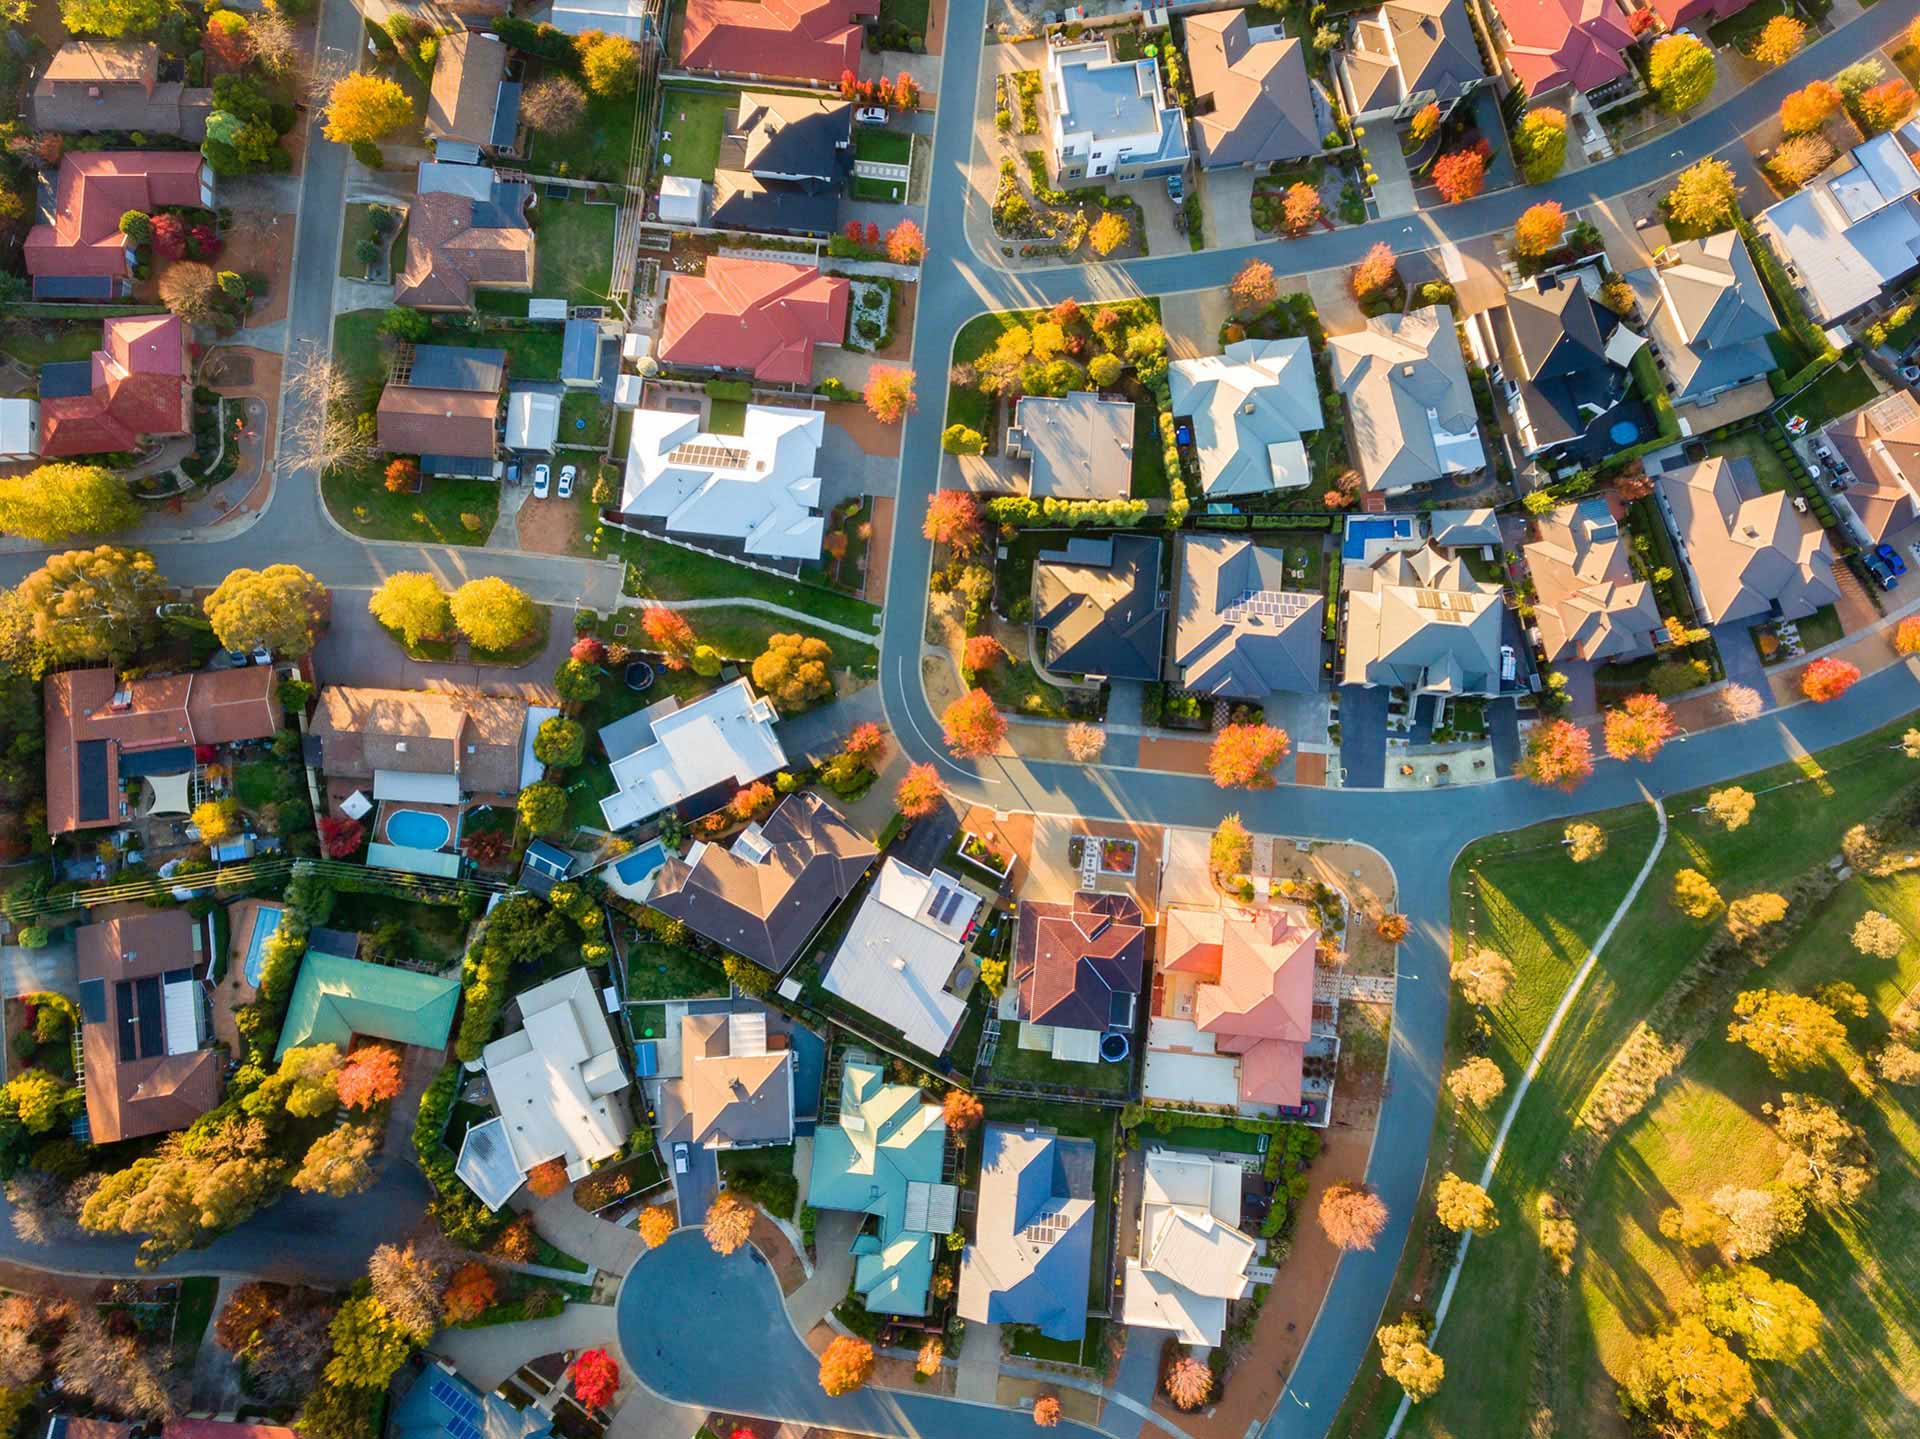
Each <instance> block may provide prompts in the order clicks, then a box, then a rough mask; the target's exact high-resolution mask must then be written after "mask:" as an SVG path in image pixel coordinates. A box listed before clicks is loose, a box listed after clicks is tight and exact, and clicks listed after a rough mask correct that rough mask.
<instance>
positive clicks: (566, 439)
mask: <svg viewBox="0 0 1920 1439" xmlns="http://www.w3.org/2000/svg"><path fill="white" fill-rule="evenodd" d="M611 423H612V412H611V407H610V406H608V405H607V403H606V402H605V401H604V400H602V399H601V398H600V393H599V391H597V390H568V391H567V393H566V394H565V395H563V396H562V397H561V400H560V436H559V442H560V443H561V444H563V445H591V446H593V448H595V449H596V450H597V449H599V448H601V447H602V446H603V445H605V444H606V442H607V429H608V427H609V426H610V424H611ZM575 463H578V462H575ZM580 480H581V483H582V484H584V485H585V486H586V488H587V489H588V490H591V489H592V488H593V481H592V480H591V479H589V478H588V477H587V475H586V474H585V473H584V472H583V473H582V474H581V477H580Z"/></svg>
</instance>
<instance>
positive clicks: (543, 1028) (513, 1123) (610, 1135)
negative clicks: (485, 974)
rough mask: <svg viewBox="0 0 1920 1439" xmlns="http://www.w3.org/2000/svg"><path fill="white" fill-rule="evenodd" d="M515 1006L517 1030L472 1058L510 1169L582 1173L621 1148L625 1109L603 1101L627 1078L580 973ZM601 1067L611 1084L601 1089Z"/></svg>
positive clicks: (604, 1083)
mask: <svg viewBox="0 0 1920 1439" xmlns="http://www.w3.org/2000/svg"><path fill="white" fill-rule="evenodd" d="M516 1003H517V1004H518V1005H519V1007H520V1015H521V1019H522V1021H523V1027H522V1028H521V1029H519V1030H517V1031H516V1032H515V1033H513V1034H509V1035H507V1036H505V1037H504V1038H501V1039H496V1040H494V1041H493V1043H491V1044H489V1045H488V1046H487V1047H486V1048H485V1049H484V1050H483V1051H481V1056H480V1058H481V1061H482V1063H484V1064H485V1065H486V1069H487V1083H488V1084H489V1085H490V1086H491V1087H492V1090H493V1102H494V1105H495V1106H496V1107H497V1108H498V1109H499V1111H500V1117H501V1119H502V1120H503V1121H504V1131H505V1134H506V1139H507V1143H508V1144H509V1145H510V1146H511V1148H512V1150H513V1159H514V1163H515V1164H517V1165H518V1166H519V1169H520V1172H521V1173H522V1174H525V1173H526V1172H527V1171H528V1170H529V1169H532V1168H533V1167H534V1166H535V1165H536V1164H542V1163H545V1162H546V1161H547V1160H549V1159H562V1160H565V1161H566V1165H567V1170H568V1172H569V1174H572V1173H573V1172H574V1171H575V1170H576V1169H578V1170H579V1171H580V1172H581V1173H584V1172H585V1167H586V1165H588V1164H590V1163H591V1162H592V1161H594V1160H596V1159H603V1158H605V1157H606V1156H607V1155H609V1154H612V1153H614V1152H615V1151H616V1150H618V1149H619V1148H620V1146H621V1145H622V1144H624V1143H626V1139H627V1135H628V1133H629V1132H630V1131H631V1129H632V1124H631V1122H630V1121H629V1119H628V1117H627V1114H626V1111H625V1109H624V1108H622V1107H621V1106H620V1105H618V1104H616V1103H615V1102H614V1101H613V1100H612V1099H610V1098H608V1095H609V1094H610V1093H612V1092H613V1091H614V1090H616V1089H622V1088H625V1086H626V1083H627V1078H626V1072H625V1070H624V1069H621V1068H620V1057H619V1053H618V1051H617V1050H616V1049H615V1047H614V1042H613V1032H612V1031H611V1030H610V1029H608V1028H607V1017H606V1015H605V1014H604V1013H603V1012H602V1011H601V1008H600V1004H599V997H598V996H597V995H596V994H595V993H594V990H593V981H592V979H591V978H590V976H589V975H588V972H587V970H586V969H584V968H581V969H575V970H571V971H569V972H568V973H566V974H563V975H561V976H560V977H559V978H557V979H550V980H548V981H547V982H546V983H545V984H540V985H535V986H534V987H533V988H532V989H529V990H527V991H526V992H525V993H524V994H522V995H520V996H519V997H518V999H517V1000H516ZM609 1061H610V1062H611V1065H612V1069H613V1072H614V1073H615V1074H617V1076H618V1083H614V1084H609V1083H608V1082H607V1072H608V1063H609ZM576 1177H577V1176H576Z"/></svg>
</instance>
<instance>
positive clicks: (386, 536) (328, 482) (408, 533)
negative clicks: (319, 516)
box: [320, 456, 500, 545]
mask: <svg viewBox="0 0 1920 1439" xmlns="http://www.w3.org/2000/svg"><path fill="white" fill-rule="evenodd" d="M384 460H385V457H384V456H381V457H378V458H377V459H376V460H375V461H372V462H369V463H368V464H367V465H366V466H365V467H363V468H358V469H350V470H337V469H336V470H330V471H328V472H327V474H326V475H325V476H324V477H323V478H322V479H321V481H320V493H321V495H322V496H323V497H325V499H326V502H327V513H329V514H330V515H332V516H333V518H334V519H335V520H337V521H338V522H339V523H340V524H342V525H344V526H345V527H346V528H347V529H349V530H351V531H352V532H353V533H354V534H356V535H359V536H360V537H361V538H363V539H369V540H414V541H420V542H431V543H434V544H441V545H484V544H485V543H486V542H487V535H488V534H489V533H491V531H492V530H493V522H494V520H495V519H496V518H497V517H498V515H499V513H500V487H499V485H498V484H496V483H495V482H494V481H492V480H455V479H429V480H427V481H425V482H424V484H423V487H422V489H421V491H420V493H419V494H417V495H413V494H402V495H396V494H391V493H389V492H388V490H387V487H386V485H385V483H384V482H383V480H382V472H383V469H384Z"/></svg>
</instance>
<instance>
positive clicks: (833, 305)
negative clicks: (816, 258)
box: [660, 255, 852, 385]
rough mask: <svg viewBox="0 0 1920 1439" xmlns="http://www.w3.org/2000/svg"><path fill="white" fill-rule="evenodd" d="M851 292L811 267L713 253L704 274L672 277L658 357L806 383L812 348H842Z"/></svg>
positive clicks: (844, 284)
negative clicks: (838, 345)
mask: <svg viewBox="0 0 1920 1439" xmlns="http://www.w3.org/2000/svg"><path fill="white" fill-rule="evenodd" d="M851 291H852V287H851V285H850V284H849V283H848V282H847V281H846V280H844V279H840V278H838V277H836V276H830V275H823V274H821V273H820V272H819V271H818V270H816V269H814V268H813V267H812V266H811V265H786V264H782V263H780V262H779V261H776V260H732V259H727V258H725V257H723V256H719V255H716V256H714V257H713V258H712V259H710V260H708V261H707V272H706V274H704V275H675V276H673V278H672V279H671V280H669V281H668V283H667V319H666V325H665V328H664V329H663V330H662V331H661V338H660V358H661V359H662V360H664V361H665V362H667V363H668V364H670V365H712V366H716V367H721V368H725V369H729V370H752V371H753V376H754V378H755V379H757V380H766V381H770V382H775V383H781V384H793V385H804V384H807V383H809V382H810V381H811V380H812V379H813V347H814V346H815V345H837V344H839V343H840V341H841V340H842V339H843V338H845V336H846V333H847V306H848V304H849V303H850V298H851Z"/></svg>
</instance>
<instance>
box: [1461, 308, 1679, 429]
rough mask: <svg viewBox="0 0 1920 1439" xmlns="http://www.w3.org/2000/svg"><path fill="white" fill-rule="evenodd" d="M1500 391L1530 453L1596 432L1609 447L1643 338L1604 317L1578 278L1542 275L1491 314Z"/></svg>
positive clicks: (1488, 320)
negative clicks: (1615, 415) (1630, 368)
mask: <svg viewBox="0 0 1920 1439" xmlns="http://www.w3.org/2000/svg"><path fill="white" fill-rule="evenodd" d="M1483 322H1484V323H1485V324H1487V325H1488V326H1490V327H1491V329H1492V332H1493V337H1494V343H1495V345H1496V347H1497V349H1498V353H1499V356H1500V370H1501V389H1500V392H1499V393H1500V395H1501V396H1503V397H1504V399H1505V402H1506V405H1507V408H1508V409H1509V410H1510V411H1511V412H1512V414H1513V417H1514V421H1515V424H1516V426H1517V427H1518V429H1519V432H1520V445H1521V448H1522V449H1523V450H1524V451H1525V452H1526V453H1527V454H1529V455H1537V454H1541V453H1543V452H1545V451H1548V450H1555V449H1559V448H1561V447H1562V446H1567V445H1573V444H1575V443H1576V442H1579V441H1585V440H1587V439H1589V437H1592V441H1593V443H1594V444H1596V445H1599V446H1602V447H1603V448H1604V449H1606V450H1608V451H1611V450H1614V449H1618V448H1620V446H1618V445H1617V444H1614V443H1613V442H1612V439H1611V436H1610V435H1609V434H1608V427H1609V423H1610V421H1609V416H1610V415H1611V413H1612V411H1613V409H1614V407H1615V406H1616V405H1618V404H1619V403H1620V402H1621V400H1622V399H1623V398H1624V397H1625V395H1626V393H1627V382H1628V378H1629V376H1628V370H1627V365H1628V363H1629V362H1630V361H1631V359H1632V354H1633V350H1635V349H1637V348H1638V347H1639V345H1640V344H1641V343H1643V341H1641V339H1640V337H1639V336H1638V335H1635V334H1634V333H1633V331H1631V330H1628V329H1627V328H1626V327H1625V326H1624V325H1620V324H1619V323H1618V322H1617V321H1616V320H1615V318H1614V316H1613V313H1612V312H1611V311H1607V312H1606V313H1605V314H1604V315H1603V314H1602V313H1601V310H1600V308H1599V306H1597V305H1596V304H1595V303H1594V300H1593V297H1592V296H1591V295H1589V294H1588V293H1587V290H1586V286H1585V285H1584V284H1583V283H1582V282H1581V279H1580V278H1579V277H1578V276H1568V275H1562V276H1560V277H1558V278H1557V279H1554V278H1543V279H1540V280H1536V281H1533V282H1531V283H1529V284H1527V285H1523V286H1522V287H1521V288H1519V289H1517V290H1514V291H1512V292H1511V293H1509V294H1508V296H1507V303H1506V304H1505V305H1503V306H1502V307H1500V308H1499V309H1497V310H1492V311H1489V312H1488V313H1487V314H1486V315H1485V316H1484V317H1483ZM1616 336H1617V337H1619V338H1620V340H1621V341H1622V343H1621V344H1620V345H1615V344H1614V343H1613V341H1614V339H1615V338H1616Z"/></svg>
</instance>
